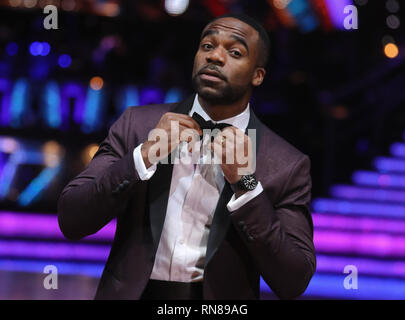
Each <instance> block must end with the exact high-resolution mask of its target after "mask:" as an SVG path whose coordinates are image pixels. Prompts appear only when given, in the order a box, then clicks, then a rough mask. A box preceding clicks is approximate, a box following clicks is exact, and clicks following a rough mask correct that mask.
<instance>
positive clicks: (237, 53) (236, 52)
mask: <svg viewBox="0 0 405 320" xmlns="http://www.w3.org/2000/svg"><path fill="white" fill-rule="evenodd" d="M231 53H232V55H234V56H236V57H238V58H239V57H241V56H242V53H240V52H239V51H238V50H231Z"/></svg>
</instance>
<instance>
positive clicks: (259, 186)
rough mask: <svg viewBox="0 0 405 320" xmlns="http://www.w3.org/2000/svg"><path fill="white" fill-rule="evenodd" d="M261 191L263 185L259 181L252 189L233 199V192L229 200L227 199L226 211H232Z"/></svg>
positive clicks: (234, 196)
mask: <svg viewBox="0 0 405 320" xmlns="http://www.w3.org/2000/svg"><path fill="white" fill-rule="evenodd" d="M262 191H263V187H262V184H261V183H260V181H259V183H258V184H257V186H256V188H254V190H252V191H248V192H245V193H244V194H242V195H241V196H240V197H238V198H237V199H235V198H236V195H235V194H233V196H232V198H231V200H229V202H228V204H227V205H226V207H227V208H228V211H229V212H232V211H235V210H238V209H239V208H240V207H242V206H243V205H244V204H246V203H247V202H249V201H250V200H252V199H253V198H255V197H257V196H258V195H259V194H260V193H261V192H262Z"/></svg>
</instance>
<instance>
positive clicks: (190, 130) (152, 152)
mask: <svg viewBox="0 0 405 320" xmlns="http://www.w3.org/2000/svg"><path fill="white" fill-rule="evenodd" d="M200 135H202V130H201V128H200V126H199V125H198V123H197V122H196V121H195V120H194V119H193V118H192V117H190V116H188V115H185V114H181V113H174V112H167V113H165V114H164V115H163V116H162V117H161V118H160V120H159V123H158V124H157V125H156V128H155V129H153V130H152V131H151V132H150V133H149V137H148V140H147V141H145V142H144V143H143V144H142V147H141V153H142V158H143V161H144V163H145V166H146V168H149V167H150V166H152V165H153V164H154V163H156V162H158V161H159V160H162V159H164V158H166V157H167V156H168V155H169V154H170V153H171V152H172V151H173V150H174V149H175V148H176V147H177V146H178V145H179V144H180V142H182V141H186V142H188V143H190V145H191V146H190V147H189V151H190V152H191V150H190V149H191V148H192V146H193V145H194V143H195V141H196V140H198V139H199V136H200Z"/></svg>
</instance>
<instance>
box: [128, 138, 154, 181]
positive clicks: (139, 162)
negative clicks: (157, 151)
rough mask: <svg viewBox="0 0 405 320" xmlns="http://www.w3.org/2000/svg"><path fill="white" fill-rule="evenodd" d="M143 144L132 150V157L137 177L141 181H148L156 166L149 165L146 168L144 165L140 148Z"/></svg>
mask: <svg viewBox="0 0 405 320" xmlns="http://www.w3.org/2000/svg"><path fill="white" fill-rule="evenodd" d="M142 145H143V143H141V144H140V145H139V146H137V147H136V148H135V149H134V152H133V156H134V162H135V169H136V171H137V172H138V176H139V178H140V179H141V180H149V179H150V178H151V177H152V176H153V174H154V173H155V171H156V167H157V166H156V164H153V165H151V166H150V167H149V168H146V166H145V163H144V161H143V158H142V153H141V147H142Z"/></svg>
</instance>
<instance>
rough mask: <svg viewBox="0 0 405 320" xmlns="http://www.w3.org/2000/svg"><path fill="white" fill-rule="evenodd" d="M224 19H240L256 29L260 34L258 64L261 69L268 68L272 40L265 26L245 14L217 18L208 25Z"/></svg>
mask: <svg viewBox="0 0 405 320" xmlns="http://www.w3.org/2000/svg"><path fill="white" fill-rule="evenodd" d="M222 18H235V19H238V20H240V21H242V22H244V23H246V24H248V25H249V26H251V27H252V28H253V29H255V30H256V31H257V32H258V33H259V40H260V41H259V45H260V47H259V57H258V61H257V64H258V66H259V67H263V68H265V67H266V66H267V62H268V58H269V54H270V39H269V35H268V34H267V31H266V30H265V29H264V28H263V26H262V25H261V24H260V23H259V22H258V21H257V20H255V19H254V18H252V17H250V16H248V15H246V14H243V13H227V14H224V15H222V16H220V17H216V18H215V19H213V20H211V21H210V22H209V23H208V24H211V23H213V22H214V21H216V20H218V19H222Z"/></svg>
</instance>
